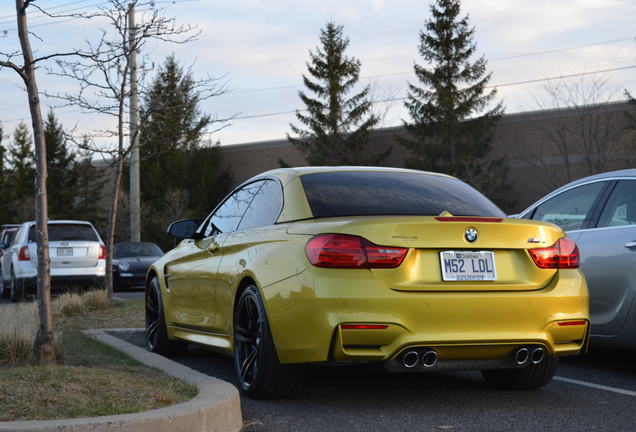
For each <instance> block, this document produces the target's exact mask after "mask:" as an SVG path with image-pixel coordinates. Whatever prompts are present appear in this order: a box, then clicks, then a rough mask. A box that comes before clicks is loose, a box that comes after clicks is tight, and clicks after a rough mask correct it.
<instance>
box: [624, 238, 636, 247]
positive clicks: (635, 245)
mask: <svg viewBox="0 0 636 432" xmlns="http://www.w3.org/2000/svg"><path fill="white" fill-rule="evenodd" d="M625 247H626V248H627V249H631V248H636V240H634V241H630V242H627V243H625Z"/></svg>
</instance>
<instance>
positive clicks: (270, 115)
mask: <svg viewBox="0 0 636 432" xmlns="http://www.w3.org/2000/svg"><path fill="white" fill-rule="evenodd" d="M629 69H636V65H631V66H622V67H617V68H611V69H600V70H595V71H589V72H579V73H574V74H568V75H558V76H553V77H545V78H536V79H531V80H525V81H513V82H508V83H503V84H493V85H489V86H486V87H487V88H501V87H513V86H517V85H525V84H533V83H538V82H544V81H554V80H559V79H568V78H575V77H580V76H586V75H595V74H600V73H608V72H617V71H621V70H629ZM403 100H406V97H405V96H403V97H397V98H388V99H381V100H376V101H372V103H373V104H376V103H384V102H396V101H403ZM297 111H299V112H305V111H307V110H294V111H279V112H272V113H262V114H250V115H245V116H238V117H234V118H233V119H232V120H246V119H254V118H262V117H275V116H279V115H286V114H294V113H296V112H297Z"/></svg>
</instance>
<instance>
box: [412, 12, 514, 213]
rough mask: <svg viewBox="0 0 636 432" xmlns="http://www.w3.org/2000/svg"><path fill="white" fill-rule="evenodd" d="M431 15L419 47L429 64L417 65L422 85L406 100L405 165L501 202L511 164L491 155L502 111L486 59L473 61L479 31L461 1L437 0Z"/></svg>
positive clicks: (418, 79) (416, 85) (423, 57)
mask: <svg viewBox="0 0 636 432" xmlns="http://www.w3.org/2000/svg"><path fill="white" fill-rule="evenodd" d="M430 11H431V18H430V19H429V20H428V21H427V22H426V24H425V27H424V29H423V30H422V31H420V42H419V46H418V49H419V53H420V55H421V56H422V59H423V60H424V64H423V65H421V64H415V66H414V69H415V76H416V78H417V82H416V83H415V84H412V83H409V89H408V95H407V99H406V101H405V106H406V108H407V109H408V112H409V115H410V118H411V121H410V122H405V123H404V126H405V128H406V130H407V132H408V134H409V137H408V138H405V139H402V140H401V142H402V144H403V145H404V146H405V147H407V149H409V150H410V152H411V156H410V158H409V159H408V160H407V161H406V165H407V166H408V167H411V168H417V169H424V170H430V171H437V172H443V173H447V174H451V175H454V176H457V177H459V178H460V179H462V180H465V181H467V182H469V183H471V184H472V185H473V186H475V187H476V188H478V189H480V190H481V191H482V192H484V193H486V194H487V195H490V196H491V198H495V199H496V200H497V201H499V202H500V204H502V203H503V202H505V198H504V194H505V192H506V191H507V189H508V188H509V187H508V185H507V184H506V174H507V165H506V163H505V160H503V159H500V160H494V161H493V160H488V159H487V157H488V155H489V153H490V151H491V142H492V137H493V132H494V127H495V124H496V123H497V121H498V120H499V118H500V117H501V116H502V114H503V107H502V105H501V103H500V102H499V103H495V104H494V106H492V104H493V103H494V101H495V98H496V90H495V89H491V90H489V89H488V88H487V86H488V82H489V81H490V78H491V74H490V73H488V72H487V71H486V66H487V62H486V59H485V58H484V57H483V56H481V57H478V58H476V59H475V60H473V58H474V57H475V56H476V52H477V47H476V44H475V42H474V28H472V27H470V26H469V23H468V17H467V16H464V17H461V16H460V12H461V11H460V0H435V2H434V3H433V4H432V5H431V7H430Z"/></svg>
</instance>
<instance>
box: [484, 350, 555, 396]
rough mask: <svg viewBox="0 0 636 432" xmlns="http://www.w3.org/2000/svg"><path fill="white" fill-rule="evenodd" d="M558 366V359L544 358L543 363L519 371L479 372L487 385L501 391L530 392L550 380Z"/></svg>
mask: <svg viewBox="0 0 636 432" xmlns="http://www.w3.org/2000/svg"><path fill="white" fill-rule="evenodd" d="M558 365H559V359H558V357H553V356H546V357H545V358H544V359H543V361H541V362H540V363H536V364H534V363H533V364H530V365H528V366H526V367H523V368H519V369H498V370H484V371H481V374H482V375H483V377H484V379H485V380H486V382H487V383H488V384H490V385H491V386H493V387H496V388H498V389H502V390H532V389H537V388H540V387H543V386H544V385H546V384H547V383H549V382H550V381H551V380H552V377H553V376H554V373H555V372H556V370H557V367H558Z"/></svg>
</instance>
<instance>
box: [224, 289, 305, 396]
mask: <svg viewBox="0 0 636 432" xmlns="http://www.w3.org/2000/svg"><path fill="white" fill-rule="evenodd" d="M234 370H235V373H236V379H237V382H238V386H239V388H240V389H241V390H242V391H243V393H244V394H245V395H246V396H248V397H250V398H278V397H288V396H292V395H294V394H296V393H297V392H298V391H299V390H300V388H301V386H302V381H303V376H304V367H303V365H297V364H290V365H283V364H280V362H279V361H278V356H277V355H276V347H275V346H274V340H273V338H272V333H271V331H270V328H269V323H268V321H267V316H266V314H265V308H264V307H263V301H262V300H261V297H260V294H259V292H258V288H257V287H256V286H255V285H249V286H247V287H246V288H245V290H243V292H242V293H241V295H240V297H239V300H238V302H237V305H236V309H235V311H234Z"/></svg>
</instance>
